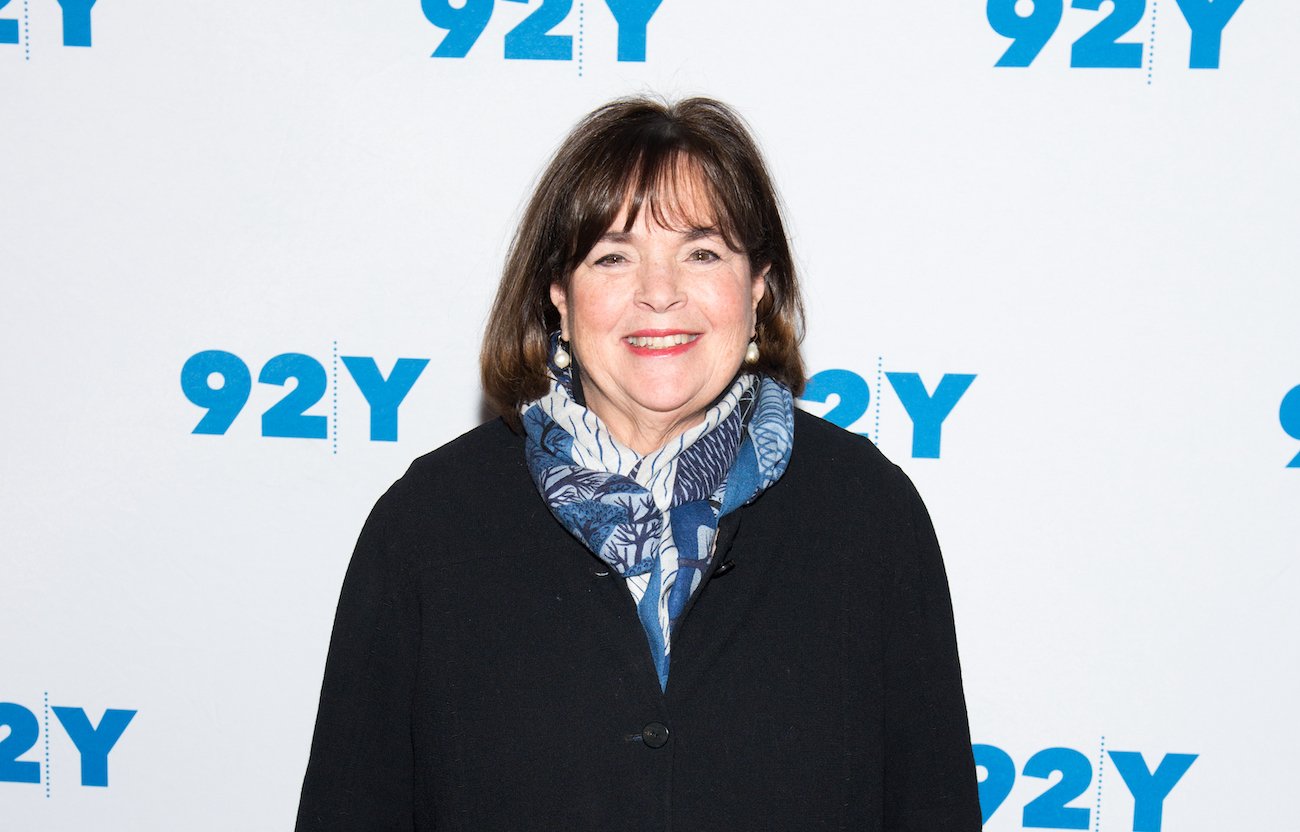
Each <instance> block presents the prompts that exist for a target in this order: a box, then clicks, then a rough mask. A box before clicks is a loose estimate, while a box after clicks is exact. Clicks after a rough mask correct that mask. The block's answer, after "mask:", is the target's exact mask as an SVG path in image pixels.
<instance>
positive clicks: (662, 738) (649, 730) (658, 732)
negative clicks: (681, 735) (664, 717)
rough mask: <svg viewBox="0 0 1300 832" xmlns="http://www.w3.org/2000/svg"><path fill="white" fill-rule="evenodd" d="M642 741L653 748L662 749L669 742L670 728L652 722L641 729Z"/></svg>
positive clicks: (660, 723)
mask: <svg viewBox="0 0 1300 832" xmlns="http://www.w3.org/2000/svg"><path fill="white" fill-rule="evenodd" d="M641 739H643V740H645V744H646V745H648V746H650V747H651V748H662V747H663V746H664V745H665V744H666V743H667V742H668V726H667V725H664V724H663V723H662V722H652V723H650V724H649V725H647V726H646V727H644V728H642V729H641Z"/></svg>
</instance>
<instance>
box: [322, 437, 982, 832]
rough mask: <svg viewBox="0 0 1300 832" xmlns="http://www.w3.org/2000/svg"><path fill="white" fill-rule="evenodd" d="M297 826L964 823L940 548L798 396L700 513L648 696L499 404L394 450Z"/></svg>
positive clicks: (609, 589)
mask: <svg viewBox="0 0 1300 832" xmlns="http://www.w3.org/2000/svg"><path fill="white" fill-rule="evenodd" d="M297 828H298V830H300V832H309V831H311V832H314V831H315V830H344V829H346V830H431V829H437V830H467V831H468V832H488V831H489V830H509V831H510V832H519V831H520V830H534V829H537V830H563V831H564V832H580V831H581V830H601V832H607V831H608V832H632V831H633V830H656V832H662V831H663V830H674V832H688V830H709V832H715V831H717V830H745V831H746V832H748V830H816V829H849V830H915V832H967V830H970V832H975V831H976V830H979V829H980V811H979V806H978V801H977V795H976V781H975V767H974V763H973V761H972V757H971V746H970V736H969V731H968V728H967V723H966V708H965V703H964V700H963V698H962V689H961V675H960V669H959V668H958V663H957V647H956V641H955V638H954V635H953V621H952V609H951V604H950V601H949V596H948V586H947V580H946V578H945V576H944V570H943V563H942V560H941V558H940V554H939V546H938V543H937V542H936V540H935V537H934V531H933V528H932V526H931V524H930V519H929V516H928V515H927V514H926V511H925V507H924V506H923V505H922V503H921V500H920V498H919V497H918V496H917V493H916V491H915V489H914V488H913V487H912V484H911V482H910V481H909V480H908V479H907V477H906V476H905V475H904V474H903V473H902V472H901V471H900V470H899V469H898V468H897V467H895V466H894V465H892V464H890V463H889V462H888V461H886V460H885V458H884V457H883V456H882V455H881V454H880V453H879V452H878V451H877V450H876V448H875V446H873V445H872V444H871V443H870V442H868V441H866V440H865V439H862V438H860V437H858V436H854V435H852V434H850V433H847V432H845V431H843V430H840V429H839V428H836V427H834V426H831V425H830V424H828V423H826V422H823V421H822V420H820V419H818V418H816V417H813V416H809V415H807V414H803V413H799V414H798V415H797V416H796V420H795V442H794V453H793V455H792V457H791V460H790V466H789V468H788V470H787V471H786V473H785V476H784V477H783V478H782V479H781V480H780V481H779V482H777V483H776V484H775V485H773V486H772V487H771V488H770V489H769V490H768V491H767V492H766V493H764V494H763V495H762V496H761V497H759V499H758V500H757V501H756V502H755V503H754V504H753V505H751V506H747V507H745V508H742V509H739V510H738V511H736V512H735V513H733V514H731V515H728V516H727V517H725V518H723V521H722V523H721V525H720V528H719V534H718V546H717V554H716V556H715V557H714V560H713V574H712V575H710V576H709V577H707V578H706V579H705V581H704V583H703V584H702V585H701V588H700V589H699V590H698V591H697V592H696V596H695V598H694V599H693V601H692V605H691V606H689V607H688V609H687V611H686V613H685V614H684V616H683V618H682V620H681V623H680V625H679V628H678V629H677V631H676V633H675V634H674V637H673V650H672V666H671V670H670V674H669V679H668V687H667V690H666V691H665V692H661V691H660V688H659V682H658V679H657V678H656V676H655V670H654V664H653V662H652V660H651V657H650V651H649V647H648V646H647V644H646V637H645V633H644V631H643V630H642V629H641V624H640V622H639V621H638V620H637V617H636V611H635V609H634V607H633V603H632V600H631V596H630V595H629V594H628V590H627V587H626V586H625V584H624V580H623V579H622V578H620V577H619V576H618V575H617V574H616V573H611V572H610V570H609V569H608V567H606V566H605V565H604V564H603V563H601V562H600V561H599V560H598V559H597V558H596V557H595V556H594V555H592V554H591V553H590V552H589V551H588V550H587V549H586V548H585V547H584V546H583V545H582V544H581V543H579V542H578V541H576V540H575V539H574V538H573V537H571V536H570V535H569V534H568V533H567V532H566V531H565V530H564V528H563V527H562V526H560V524H559V523H558V522H557V521H556V520H555V519H554V518H553V517H552V515H551V513H550V511H549V510H548V509H547V507H546V505H545V504H544V503H543V502H542V499H541V497H540V496H539V495H538V493H537V490H536V488H535V487H534V485H533V482H532V479H531V478H530V477H529V474H528V470H527V467H526V465H525V462H524V450H523V441H522V439H521V438H520V437H519V436H516V435H515V434H513V433H511V432H510V431H509V429H507V428H506V426H505V425H504V424H503V423H501V422H499V421H497V422H490V423H488V424H486V425H483V426H481V427H479V428H477V429H475V430H473V431H470V432H469V433H467V434H465V435H464V436H462V437H461V438H459V439H457V440H455V441H454V442H451V443H450V444H448V445H446V446H444V447H442V448H440V449H439V450H437V451H434V452H433V453H431V454H429V455H427V456H425V457H422V458H421V459H419V460H417V461H416V462H415V463H414V464H413V465H412V466H411V468H410V470H409V471H408V472H407V474H406V475H405V476H404V477H402V479H401V480H399V481H398V482H397V483H396V484H395V485H393V487H392V488H391V489H390V490H389V491H388V493H387V494H385V495H384V496H383V498H382V499H380V501H379V503H378V504H377V505H376V506H375V509H374V511H373V512H372V513H371V515H370V519H369V520H368V521H367V522H366V526H365V529H364V531H363V532H362V534H361V539H360V541H359V542H358V543H357V548H356V552H355V554H354V555H353V558H352V564H351V566H350V567H349V569H348V573H347V578H346V580H345V581H344V585H343V593H342V597H341V599H340V600H339V608H338V617H337V619H336V621H335V624H334V636H333V640H332V641H331V643H330V650H329V659H328V663H327V665H326V669H325V681H324V686H323V689H322V692H321V703H320V711H319V714H318V717H317V723H316V735H315V739H314V740H313V743H312V750H311V759H310V761H309V763H308V767H307V776H306V780H305V782H304V784H303V789H302V803H301V805H300V807H299V814H298V826H297Z"/></svg>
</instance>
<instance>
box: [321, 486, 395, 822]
mask: <svg viewBox="0 0 1300 832" xmlns="http://www.w3.org/2000/svg"><path fill="white" fill-rule="evenodd" d="M391 502H392V492H390V493H389V494H388V495H386V496H385V497H383V498H381V499H380V501H379V503H378V504H377V505H376V506H375V509H374V511H372V512H371V514H370V518H369V519H368V520H367V521H366V525H365V528H364V529H363V530H362V532H361V538H360V539H359V540H358V541H357V546H356V550H355V551H354V552H353V555H352V561H351V564H350V565H349V566H348V571H347V576H346V577H345V578H344V581H343V591H342V594H341V596H340V598H339V605H338V612H337V614H336V615H335V619H334V633H333V636H332V637H331V639H330V647H329V655H328V658H327V660H326V664H325V680H324V683H323V684H322V686H321V697H320V709H319V710H318V712H317V715H316V732H315V735H314V737H313V739H312V745H311V756H310V758H309V759H308V762H307V774H306V777H305V779H304V782H303V786H302V799H301V801H300V803H299V805H298V822H297V826H296V829H297V830H298V832H326V830H383V832H389V831H390V830H392V832H398V830H412V829H414V820H413V816H414V811H413V799H414V795H413V784H412V780H413V753H412V744H411V698H412V690H413V686H414V679H415V666H416V656H417V652H418V637H419V636H418V633H419V609H418V605H417V601H416V597H415V593H414V589H413V588H412V587H411V586H410V584H411V581H410V580H409V578H410V576H409V575H406V574H404V572H405V571H406V570H404V569H403V568H401V566H400V565H399V563H398V562H397V558H395V557H394V553H393V551H392V550H393V548H395V547H392V546H390V541H389V536H390V535H389V531H390V526H389V516H390V514H391V513H392V512H391Z"/></svg>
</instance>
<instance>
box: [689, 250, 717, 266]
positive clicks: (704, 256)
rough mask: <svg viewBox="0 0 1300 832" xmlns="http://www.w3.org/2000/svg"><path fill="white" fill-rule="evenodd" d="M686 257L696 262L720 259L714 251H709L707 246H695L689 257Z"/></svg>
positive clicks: (709, 261) (710, 261)
mask: <svg viewBox="0 0 1300 832" xmlns="http://www.w3.org/2000/svg"><path fill="white" fill-rule="evenodd" d="M687 259H688V260H693V261H694V262H696V263H712V262H713V261H714V260H721V259H722V258H721V257H719V256H718V253H717V252H716V251H711V250H709V249H707V248H697V249H695V251H692V252H691V255H690V257H688V258H687Z"/></svg>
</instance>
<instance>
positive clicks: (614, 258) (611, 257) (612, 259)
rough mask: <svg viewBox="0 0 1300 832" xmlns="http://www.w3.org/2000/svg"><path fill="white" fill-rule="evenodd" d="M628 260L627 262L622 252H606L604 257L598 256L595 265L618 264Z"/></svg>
mask: <svg viewBox="0 0 1300 832" xmlns="http://www.w3.org/2000/svg"><path fill="white" fill-rule="evenodd" d="M626 262H627V258H626V257H624V256H623V255H621V254H606V255H605V256H604V257H600V258H598V259H597V260H596V262H595V265H597V266H617V265H619V264H620V263H626Z"/></svg>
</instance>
